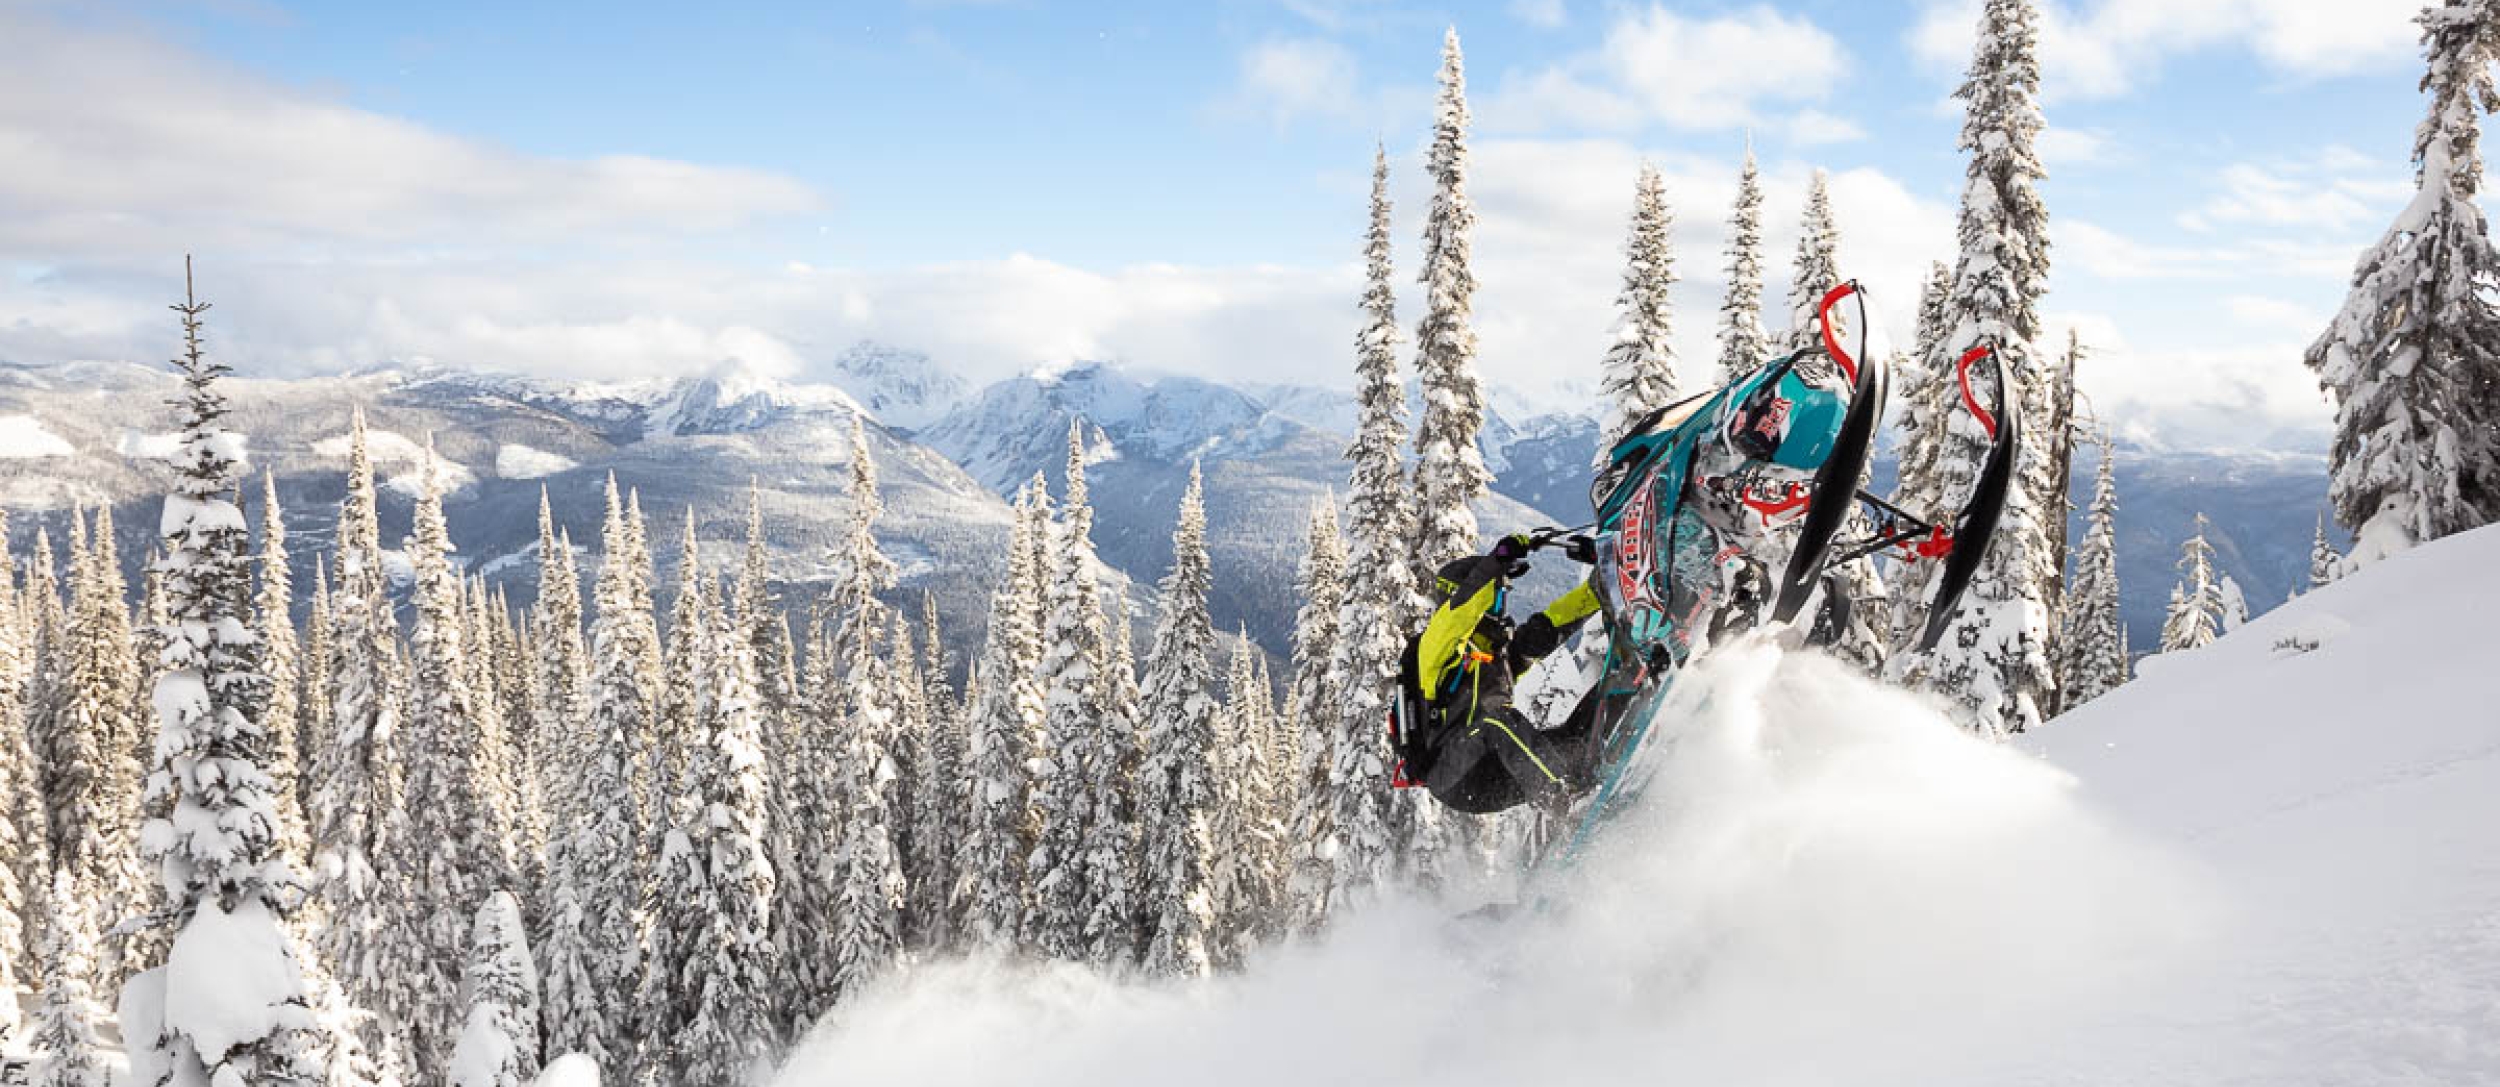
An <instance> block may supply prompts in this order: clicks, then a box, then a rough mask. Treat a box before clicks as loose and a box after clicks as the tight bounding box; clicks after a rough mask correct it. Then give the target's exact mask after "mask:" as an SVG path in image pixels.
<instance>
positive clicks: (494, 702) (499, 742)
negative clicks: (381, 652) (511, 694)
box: [455, 577, 528, 898]
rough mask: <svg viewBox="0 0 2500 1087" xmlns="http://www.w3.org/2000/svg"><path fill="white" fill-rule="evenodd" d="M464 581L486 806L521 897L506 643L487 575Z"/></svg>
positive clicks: (464, 632) (465, 648) (464, 656)
mask: <svg viewBox="0 0 2500 1087" xmlns="http://www.w3.org/2000/svg"><path fill="white" fill-rule="evenodd" d="M455 580H456V581H457V583H458V585H459V586H460V593H459V601H460V602H459V609H460V613H459V618H460V651H461V660H462V661H463V662H464V663H465V665H466V668H467V671H466V673H465V682H466V683H467V684H468V687H469V709H470V712H472V713H473V714H475V715H476V718H477V732H478V738H477V741H476V742H477V759H478V776H479V789H480V796H481V797H482V798H483V804H482V805H481V806H482V808H483V809H484V810H483V815H484V818H485V820H486V824H487V826H488V827H489V828H491V832H492V834H493V835H494V837H495V838H496V839H497V840H499V841H501V842H502V843H503V855H504V857H505V858H506V861H507V864H506V873H505V882H504V883H503V884H502V886H503V887H504V889H506V890H509V891H511V892H513V895H514V896H515V897H516V898H517V897H519V896H521V894H522V893H523V890H524V888H526V887H527V886H528V880H527V879H526V877H524V875H523V874H522V873H523V871H524V869H526V868H527V867H528V866H527V865H526V864H524V863H523V861H522V852H523V843H524V838H523V836H522V832H521V791H520V782H519V780H518V778H517V777H516V776H515V770H514V768H515V767H516V766H517V765H518V764H519V760H520V757H521V752H520V745H519V744H518V742H517V741H516V740H515V738H514V736H513V734H512V730H511V728H510V727H509V726H508V725H507V724H506V718H505V716H504V710H505V707H506V705H507V704H508V703H507V702H506V700H505V692H504V676H503V658H502V648H503V647H501V646H499V645H497V644H496V639H497V637H499V636H500V633H501V632H500V630H499V628H500V627H501V625H502V624H501V623H500V622H499V621H498V620H497V619H496V618H495V612H494V597H493V594H492V593H490V592H489V591H488V590H487V588H486V579H485V578H482V577H480V578H466V579H458V578H455Z"/></svg>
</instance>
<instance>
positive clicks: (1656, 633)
mask: <svg viewBox="0 0 2500 1087" xmlns="http://www.w3.org/2000/svg"><path fill="white" fill-rule="evenodd" d="M1817 319H1818V323H1819V324H1820V325H1821V336H1820V337H1819V339H1820V344H1819V346H1816V347H1809V348H1807V349H1805V350H1802V351H1799V352H1797V353H1795V354H1792V355H1789V356H1788V357H1786V358H1782V359H1778V360H1775V361H1773V362H1771V363H1769V364H1767V365H1765V366H1764V367H1763V368H1762V369H1760V370H1758V371H1756V372H1754V373H1752V374H1749V375H1746V376H1744V377H1741V378H1739V379H1737V380H1736V381H1734V382H1731V383H1730V384H1729V385H1728V386H1727V387H1725V388H1722V389H1719V390H1717V391H1716V392H1714V393H1710V394H1705V395H1704V396H1699V397H1693V398H1689V399H1687V400H1684V401H1681V402H1679V403H1677V404H1674V405H1671V406H1669V407H1666V408H1662V409H1660V410H1658V411H1656V412H1653V413H1651V415H1650V416H1649V417H1648V418H1647V419H1644V420H1642V421H1641V422H1640V423H1639V424H1638V425H1636V426H1635V427H1634V428H1633V430H1632V433H1631V434H1630V435H1629V436H1627V437H1625V438H1624V439H1623V440H1622V441H1620V442H1618V443H1616V445H1615V447H1614V449H1613V450H1611V451H1610V456H1609V457H1608V463H1607V466H1606V468H1605V469H1604V470H1603V471H1601V472H1599V473H1598V476H1597V478H1596V480H1595V481H1594V482H1593V483H1592V486H1591V487H1590V492H1589V501H1590V506H1591V507H1592V508H1593V509H1594V511H1595V512H1596V515H1597V518H1596V520H1595V522H1593V527H1594V530H1595V541H1594V546H1593V547H1587V548H1584V549H1582V550H1583V551H1585V553H1586V554H1587V555H1588V556H1589V560H1592V561H1594V562H1595V563H1596V565H1597V577H1596V581H1597V583H1598V586H1599V588H1600V590H1601V592H1600V597H1601V601H1602V603H1603V606H1604V608H1605V610H1606V621H1607V626H1606V629H1607V631H1608V638H1609V643H1608V646H1607V652H1606V657H1605V662H1604V666H1603V671H1602V673H1601V678H1600V680H1599V682H1598V683H1597V684H1596V686H1595V687H1594V688H1593V689H1592V691H1591V692H1590V694H1589V696H1588V697H1590V698H1594V699H1599V700H1601V701H1600V703H1599V705H1598V707H1597V712H1600V713H1602V714H1604V715H1605V716H1604V717H1603V718H1601V719H1600V720H1601V724H1600V726H1599V727H1598V728H1596V729H1593V730H1592V731H1591V742H1592V743H1595V744H1597V745H1599V746H1598V752H1599V763H1598V765H1599V766H1600V776H1599V779H1598V787H1597V789H1596V790H1595V792H1594V793H1593V794H1592V795H1591V796H1590V797H1589V798H1588V799H1587V800H1585V801H1583V802H1582V805H1581V814H1580V818H1579V827H1578V830H1577V832H1576V833H1574V834H1573V835H1571V836H1570V839H1569V841H1568V843H1567V844H1566V845H1565V846H1564V847H1563V849H1562V850H1561V851H1560V853H1559V854H1557V856H1558V857H1560V858H1561V859H1563V860H1565V861H1567V860H1568V858H1569V857H1570V856H1572V855H1575V854H1576V853H1577V852H1578V851H1579V850H1580V848H1581V847H1582V846H1583V845H1584V844H1585V842H1586V841H1587V839H1588V836H1589V834H1590V833H1591V832H1592V831H1594V829H1595V828H1596V827H1597V826H1599V825H1600V824H1601V823H1602V822H1603V821H1604V820H1605V819H1607V818H1608V817H1609V816H1610V815H1611V814H1612V813H1613V812H1614V811H1615V810H1617V809H1619V808H1620V807H1621V805H1622V803H1623V801H1624V799H1625V798H1626V797H1628V796H1629V795H1633V794H1636V793H1637V792H1638V782H1639V780H1640V775H1639V774H1638V773H1636V772H1634V768H1635V767H1636V766H1637V765H1638V764H1639V762H1640V761H1641V757H1642V752H1643V750H1644V748H1645V747H1646V746H1647V745H1648V744H1649V743H1650V742H1651V741H1652V739H1653V732H1654V731H1655V729H1654V727H1653V726H1654V724H1655V722H1654V721H1653V720H1652V718H1653V717H1654V716H1655V715H1656V712H1657V708H1658V706H1659V705H1660V703H1661V702H1662V701H1663V699H1664V697H1665V694H1666V691H1667V688H1668V686H1669V684H1670V683H1671V682H1672V680H1673V678H1674V674H1675V672H1676V670H1677V669H1679V668H1680V667H1682V665H1684V664H1685V663H1686V662H1687V661H1689V660H1690V659H1691V658H1692V657H1693V656H1694V655H1695V654H1698V653H1704V652H1708V651H1709V648H1710V644H1711V642H1712V640H1713V639H1714V638H1720V637H1725V636H1733V635H1734V634H1735V633H1738V632H1741V631H1742V630H1744V629H1745V628H1747V627H1749V626H1752V625H1754V623H1755V622H1756V621H1758V620H1768V621H1769V622H1770V623H1773V624H1790V623H1794V622H1796V621H1797V620H1798V619H1799V616H1800V615H1801V614H1802V613H1803V612H1805V610H1806V608H1807V605H1809V604H1812V603H1815V602H1817V601H1820V603H1819V605H1818V606H1817V608H1816V612H1817V614H1816V616H1815V617H1814V618H1817V619H1819V620H1821V621H1820V622H1819V623H1810V624H1808V625H1809V627H1819V628H1823V629H1838V628H1840V627H1842V626H1845V617H1846V615H1847V613H1848V609H1849V607H1850V606H1851V602H1850V601H1848V600H1846V599H1845V598H1843V597H1841V596H1840V594H1839V580H1838V579H1837V578H1826V577H1825V576H1824V571H1825V570H1826V569H1828V568H1831V567H1833V566H1836V565H1837V564H1840V563H1845V562H1850V561H1856V560H1860V559H1864V558H1866V557H1868V556H1870V555H1874V554H1876V553H1879V552H1881V553H1885V554H1888V555H1890V556H1891V557H1892V558H1893V559H1894V560H1896V561H1903V562H1916V561H1923V560H1930V559H1938V560H1941V561H1942V562H1943V570H1942V572H1941V573H1940V574H1939V575H1938V577H1937V579H1936V591H1935V594H1934V596H1933V598H1932V600H1931V602H1930V608H1931V610H1930V612H1929V615H1928V619H1927V624H1926V627H1925V629H1924V630H1923V631H1922V636H1921V638H1920V639H1919V646H1918V647H1919V650H1920V651H1922V652H1924V651H1926V650H1928V649H1931V648H1933V646H1934V644H1935V642H1936V639H1937V638H1938V637H1940V636H1941V634H1942V632H1943V630H1944V629H1945V627H1946V626H1948V625H1949V624H1950V622H1951V620H1952V618H1953V615H1954V612H1955V611H1956V610H1957V609H1958V607H1959V605H1960V601H1961V596H1962V593H1963V591H1964V590H1966V589H1967V588H1968V587H1969V583H1970V579H1971V577H1972V576H1973V575H1975V574H1976V573H1977V570H1978V566H1979V561H1980V559H1981V557H1982V556H1984V554H1985V553H1986V550H1987V546H1988V542H1989V539H1990V537H1991V536H1992V535H1993V534H1994V532H1995V530H1996V525H1997V521H1998V518H1999V516H2000V515H2001V514H2002V513H2003V511H2004V505H2005V501H2006V497H2007V494H2008V488H2009V485H2010V483H2011V477H2012V469H2013V457H2014V451H2015V448H2016V446H2017V444H2018V443H2019V442H2020V440H2021V424H2020V419H2019V411H2018V405H2017V403H2016V401H2014V400H2013V399H2012V398H2011V397H2010V396H2009V395H2008V393H2009V391H2010V390H2011V388H2012V386H2011V385H2010V383H2009V381H2008V375H2007V374H2006V372H2005V368H2004V363H2003V360H2002V359H1999V358H1998V357H1997V354H1996V352H1995V351H1994V350H1993V349H1992V348H1991V347H1989V346H1987V345H1985V344H1983V345H1980V346H1978V347H1975V348H1973V349H1972V350H1971V351H1969V352H1968V353H1966V354H1965V355H1964V356H1963V357H1962V358H1961V359H1960V361H1959V365H1958V366H1957V367H1956V378H1957V380H1958V381H1959V382H1960V383H1961V392H1962V401H1963V405H1964V407H1965V408H1966V409H1967V410H1969V411H1970V412H1971V414H1972V416H1973V418H1974V419H1976V420H1977V421H1978V422H1979V423H1980V425H1981V427H1982V428H1983V429H1984V430H1985V431H1986V432H1987V434H1988V436H1989V438H1990V439H1991V444H1990V447H1989V451H1988V456H1987V460H1986V462H1985V464H1984V465H1983V467H1982V468H1981V471H1980V473H1979V479H1978V482H1977V485H1976V486H1975V487H1974V489H1973V492H1972V494H1971V496H1970V498H1969V500H1968V501H1967V502H1966V503H1965V504H1964V505H1963V507H1962V509H1961V510H1960V511H1959V512H1958V513H1957V514H1956V515H1955V516H1954V517H1952V518H1951V519H1950V520H1949V521H1937V520H1931V519H1930V518H1927V517H1924V516H1921V515H1919V514H1917V513H1914V512H1911V511H1909V510H1904V509H1901V508H1900V507H1898V506H1894V505H1892V504H1891V503H1888V502H1885V501H1883V500H1881V499H1878V498H1876V497H1875V496H1873V495H1869V494H1865V493H1863V492H1861V491H1860V490H1859V489H1858V486H1857V483H1858V480H1859V479H1861V478H1863V477H1864V475H1865V472H1866V466H1867V462H1868V460H1869V459H1870V458H1871V457H1872V456H1873V454H1874V444H1875V442H1874V439H1875V433H1876V429H1877V427H1878V426H1879V425H1880V423H1881V422H1882V418H1883V412H1884V406H1885V398H1886V395H1887V391H1888V390H1887V382H1888V381H1889V377H1890V375H1889V373H1888V372H1887V368H1886V366H1885V365H1884V362H1883V360H1882V358H1881V357H1879V356H1877V355H1875V354H1873V353H1872V352H1869V351H1868V350H1867V342H1866V341H1867V330H1868V328H1869V321H1868V319H1867V314H1866V302H1865V292H1864V291H1863V289H1861V288H1860V287H1859V286H1858V284H1856V283H1854V282H1851V283H1847V284H1843V285H1841V286H1840V287H1838V288H1835V289H1834V290H1832V291H1831V292H1830V293H1829V294H1827V295H1825V296H1824V298H1823V299H1822V302H1821V305H1820V307H1819V308H1818V312H1817ZM1981 362H1988V363H1990V364H1991V365H1990V366H1989V367H1988V368H1987V369H1986V370H1985V371H1983V373H1984V374H1986V376H1989V377H1992V378H1993V379H1994V380H1993V382H1992V383H1991V387H1990V390H1989V391H1990V393H1991V397H1990V399H1991V400H1992V401H1993V402H1994V407H1993V410H1991V409H1990V408H1989V407H1988V406H1986V405H1983V404H1982V402H1981V399H1980V397H1979V395H1978V391H1977V389H1976V388H1975V386H1974V384H1973V382H1972V378H1971V371H1972V369H1973V368H1974V367H1975V366H1978V365H1979V364H1980V363H1981ZM1858 506H1863V508H1865V510H1866V511H1867V523H1868V524H1871V525H1872V526H1873V530H1872V532H1871V533H1870V534H1869V535H1868V536H1866V537H1865V538H1861V539H1846V540H1844V539H1841V538H1839V537H1840V530H1841V528H1842V526H1843V524H1844V523H1845V522H1846V520H1847V517H1848V515H1849V512H1850V510H1851V509H1852V508H1853V507H1858ZM1538 536H1539V539H1540V540H1542V541H1558V540H1561V539H1563V538H1565V537H1564V535H1563V534H1562V532H1561V530H1552V531H1551V532H1546V533H1539V534H1538ZM1783 556H1784V561H1782V558H1783ZM1773 568H1777V569H1779V574H1778V576H1777V577H1776V579H1774V578H1772V577H1771V576H1770V573H1769V572H1770V570H1771V569H1773ZM1766 598H1767V599H1768V600H1769V601H1770V603H1771V606H1770V608H1769V609H1768V612H1767V614H1765V613H1764V612H1763V611H1762V603H1763V601H1764V600H1765V599H1766ZM1835 616H1839V617H1841V619H1840V621H1834V617H1835Z"/></svg>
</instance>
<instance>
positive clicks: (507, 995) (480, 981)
mask: <svg viewBox="0 0 2500 1087" xmlns="http://www.w3.org/2000/svg"><path fill="white" fill-rule="evenodd" d="M460 1006H461V1019H460V1038H459V1041H458V1043H457V1044H455V1045H454V1046H453V1047H452V1051H451V1065H450V1075H449V1076H448V1077H447V1078H448V1079H449V1080H450V1083H451V1087H526V1085H527V1084H529V1082H530V1081H531V1078H532V1077H534V1076H536V1075H537V1074H538V967H537V965H536V964H535V963H533V962H532V961H531V960H530V945H529V934H528V932H527V931H525V930H524V929H523V927H522V925H521V905H520V903H519V902H518V901H516V900H515V899H514V898H513V897H512V894H511V892H509V891H496V892H495V893H493V894H491V895H488V896H486V903H485V904H484V905H482V906H479V907H478V908H477V918H476V921H475V923H474V924H472V925H471V926H470V929H469V943H468V964H467V965H466V966H465V967H464V968H463V969H462V970H461V971H460Z"/></svg>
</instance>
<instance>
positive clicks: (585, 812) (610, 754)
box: [545, 478, 652, 1075]
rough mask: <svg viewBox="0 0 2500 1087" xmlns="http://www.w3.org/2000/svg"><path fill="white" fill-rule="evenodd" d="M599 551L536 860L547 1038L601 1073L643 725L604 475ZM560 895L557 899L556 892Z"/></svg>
mask: <svg viewBox="0 0 2500 1087" xmlns="http://www.w3.org/2000/svg"><path fill="white" fill-rule="evenodd" d="M607 498H608V505H607V519H606V525H605V527H604V529H603V530H602V532H601V543H602V550H603V560H602V562H601V563H600V566H599V577H598V581H597V585H596V590H595V592H596V598H597V599H596V604H597V619H596V621H595V623H594V624H593V627H592V630H591V645H592V651H591V654H590V659H591V662H592V663H591V668H592V673H591V677H590V682H589V687H588V689H587V690H586V692H585V694H584V697H585V699H586V702H585V705H584V707H583V716H582V721H581V724H580V725H579V727H577V728H576V729H574V730H573V735H572V737H571V739H572V741H573V745H574V750H573V751H572V752H571V753H569V754H567V755H566V756H565V757H564V759H563V766H564V768H565V770H566V776H565V779H564V781H563V783H562V784H563V786H564V789H565V790H566V791H565V792H564V793H562V794H560V795H563V796H564V797H565V802H564V803H563V804H562V805H560V810H563V811H565V812H568V813H570V814H569V815H568V819H569V821H570V826H569V827H560V828H559V829H558V831H557V832H556V834H555V840H556V843H558V844H556V845H553V846H551V850H552V851H553V852H554V854H555V856H554V857H553V858H552V859H551V861H550V863H549V865H548V869H549V871H548V880H549V882H550V883H551V884H552V885H553V886H554V892H553V899H552V904H551V907H550V912H551V914H552V915H553V916H554V918H555V920H554V921H553V923H551V925H550V926H549V936H548V947H547V950H546V963H547V965H546V969H545V978H546V981H547V983H548V985H547V996H548V1008H547V1014H546V1018H547V1029H548V1050H549V1051H550V1052H554V1053H575V1052H578V1053H584V1054H587V1055H589V1056H590V1057H591V1058H592V1059H594V1060H596V1061H598V1062H599V1064H600V1067H601V1068H602V1069H603V1070H604V1071H606V1072H607V1073H608V1074H610V1075H618V1074H620V1073H622V1072H623V1071H624V1062H625V1060H626V1058H627V1056H628V1055H629V1054H631V1053H632V1052H633V1045H632V1041H631V1038H630V1037H629V1033H628V1032H629V1028H630V1024H629V1022H628V1021H627V1019H626V1017H625V1015H624V1014H623V1011H624V1009H623V1004H624V1002H625V1001H626V1000H627V999H628V994H630V993H632V992H633V991H634V987H635V985H634V982H635V978H636V977H637V976H638V972H639V970H640V965H639V963H638V961H637V953H636V948H637V945H638V936H637V932H636V922H635V918H634V913H635V906H636V905H637V903H638V899H639V888H640V887H641V886H643V884H642V883H641V882H640V881H639V879H638V876H637V872H636V864H635V855H636V854H637V853H638V852H639V851H640V845H641V842H642V839H641V838H640V837H639V836H638V833H639V832H638V828H637V827H636V825H635V822H636V821H635V818H634V813H635V811H636V810H637V808H638V802H637V800H636V794H635V793H634V792H633V785H632V782H633V780H634V772H633V764H632V761H631V759H632V752H633V748H632V747H629V746H628V745H629V743H633V742H635V741H631V740H629V737H634V736H638V735H642V734H644V733H645V732H646V731H647V730H648V728H649V722H650V717H651V713H652V707H651V700H650V698H649V692H650V688H649V687H647V686H645V684H644V681H643V680H644V677H643V676H642V675H641V672H642V661H643V654H642V644H643V639H644V638H645V637H646V635H647V633H648V632H649V630H650V629H651V628H650V624H649V623H648V622H647V620H648V618H649V613H648V612H642V611H640V610H639V609H638V607H637V605H638V603H639V599H638V597H637V594H636V592H635V589H636V586H635V585H634V581H635V573H634V563H633V543H632V540H631V536H632V524H631V522H630V521H629V520H628V518H627V516H626V513H625V509H624V506H623V503H622V502H621V500H620V499H619V496H618V494H617V487H616V481H615V479H614V478H610V479H609V481H608V491H607ZM568 898H569V899H570V900H571V901H570V904H569V906H568V904H567V899H568Z"/></svg>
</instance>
